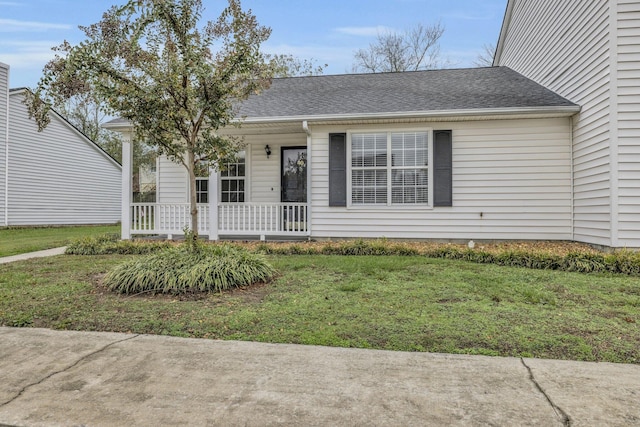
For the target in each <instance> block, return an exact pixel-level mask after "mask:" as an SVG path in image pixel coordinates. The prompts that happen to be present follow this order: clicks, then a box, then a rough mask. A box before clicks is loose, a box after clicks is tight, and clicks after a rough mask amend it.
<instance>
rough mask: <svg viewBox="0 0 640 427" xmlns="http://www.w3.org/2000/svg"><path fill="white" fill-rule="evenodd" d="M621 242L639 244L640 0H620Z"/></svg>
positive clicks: (619, 183) (619, 199) (618, 15)
mask: <svg viewBox="0 0 640 427" xmlns="http://www.w3.org/2000/svg"><path fill="white" fill-rule="evenodd" d="M617 25H618V29H617V64H618V70H617V76H618V79H617V99H618V111H617V116H618V123H617V124H618V168H619V170H618V186H619V189H618V204H619V211H618V229H619V236H618V246H621V247H640V1H638V0H618V8H617Z"/></svg>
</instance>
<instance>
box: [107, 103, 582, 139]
mask: <svg viewBox="0 0 640 427" xmlns="http://www.w3.org/2000/svg"><path fill="white" fill-rule="evenodd" d="M579 112H580V106H579V105H566V106H552V107H526V108H485V109H477V108H476V109H469V110H442V111H408V112H391V113H370V114H366V113H361V114H319V115H304V116H303V115H300V116H275V117H245V118H244V119H238V120H237V121H238V122H241V124H242V129H246V130H249V129H261V131H260V132H262V133H265V132H266V133H270V132H272V133H283V132H284V133H299V132H303V128H302V123H304V122H307V124H308V125H310V126H311V125H316V126H318V125H355V124H384V123H420V122H445V121H446V122H460V121H486V120H515V119H541V118H551V117H571V116H573V115H575V114H577V113H579ZM102 126H103V127H104V128H105V129H109V130H114V131H120V132H131V131H132V130H133V126H132V125H131V123H129V122H128V121H126V120H122V119H116V120H112V121H111V122H108V123H105V124H103V125H102ZM238 132H242V130H241V129H238Z"/></svg>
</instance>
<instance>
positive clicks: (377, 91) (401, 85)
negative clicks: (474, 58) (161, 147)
mask: <svg viewBox="0 0 640 427" xmlns="http://www.w3.org/2000/svg"><path fill="white" fill-rule="evenodd" d="M532 107H533V108H535V107H577V105H575V104H573V103H572V102H570V101H568V100H566V99H565V98H563V97H561V96H559V95H557V94H556V93H554V92H552V91H550V90H548V89H546V88H545V87H543V86H541V85H539V84H537V83H535V82H534V81H532V80H530V79H528V78H526V77H524V76H522V75H521V74H519V73H517V72H515V71H513V70H511V69H510V68H507V67H488V68H468V69H445V70H432V71H416V72H405V73H381V74H343V75H327V76H314V77H292V78H280V79H274V80H273V82H272V84H271V87H270V88H269V89H267V90H266V91H264V92H262V93H261V94H260V95H256V96H252V97H250V98H249V99H248V100H247V101H245V102H244V103H243V104H242V106H241V108H240V115H241V116H246V117H247V118H268V117H274V118H276V117H288V116H294V117H301V116H302V117H307V116H308V117H313V116H324V115H331V116H335V115H341V114H348V115H353V114H382V113H402V112H417V111H421V112H429V111H451V110H475V109H482V110H484V109H510V108H532Z"/></svg>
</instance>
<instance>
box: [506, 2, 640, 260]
mask: <svg viewBox="0 0 640 427" xmlns="http://www.w3.org/2000/svg"><path fill="white" fill-rule="evenodd" d="M494 65H498V66H508V67H510V68H512V69H514V70H516V71H518V72H519V73H521V74H523V75H525V76H527V77H528V78H530V79H532V80H534V81H536V82H537V83H540V84H541V85H544V86H545V87H547V88H549V89H551V90H553V91H554V92H556V93H558V94H560V95H562V96H563V97H565V98H567V99H569V100H571V101H573V102H574V103H576V104H578V105H580V106H581V107H582V109H581V111H580V113H579V114H576V115H575V116H574V117H573V118H572V119H571V120H572V126H571V134H572V137H571V164H572V183H571V184H572V193H573V196H572V199H571V200H572V213H573V217H572V222H573V239H574V240H578V241H581V242H588V243H592V244H597V245H604V246H611V247H633V248H639V247H640V1H637V0H593V1H584V0H566V1H557V0H535V1H530V0H509V2H508V5H507V12H506V15H505V20H504V24H503V27H502V31H501V34H500V39H499V42H498V47H497V52H496V56H495V60H494Z"/></svg>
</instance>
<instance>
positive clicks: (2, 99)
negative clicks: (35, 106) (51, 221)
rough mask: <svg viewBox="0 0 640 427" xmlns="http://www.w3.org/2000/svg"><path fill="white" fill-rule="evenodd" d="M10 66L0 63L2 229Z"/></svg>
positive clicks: (5, 218)
mask: <svg viewBox="0 0 640 427" xmlns="http://www.w3.org/2000/svg"><path fill="white" fill-rule="evenodd" d="M8 132H9V66H8V65H5V64H3V63H0V227H2V226H6V225H7V216H6V209H7V206H6V201H7V147H8V145H7V143H8V141H7V139H8V137H9V135H8Z"/></svg>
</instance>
